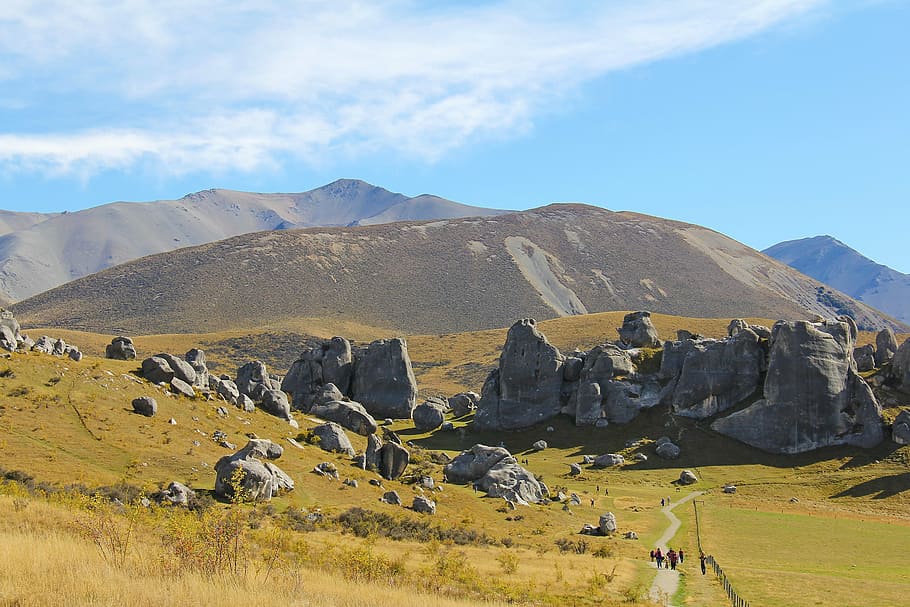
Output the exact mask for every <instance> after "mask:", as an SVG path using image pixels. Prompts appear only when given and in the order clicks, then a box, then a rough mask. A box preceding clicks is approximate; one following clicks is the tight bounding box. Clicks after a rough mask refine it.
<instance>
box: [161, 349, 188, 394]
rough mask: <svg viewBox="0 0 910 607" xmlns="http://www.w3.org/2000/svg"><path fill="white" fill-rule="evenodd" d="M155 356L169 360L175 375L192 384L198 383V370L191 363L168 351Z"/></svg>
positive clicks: (168, 362)
mask: <svg viewBox="0 0 910 607" xmlns="http://www.w3.org/2000/svg"><path fill="white" fill-rule="evenodd" d="M155 356H157V357H158V358H161V359H164V360H165V361H167V364H168V366H170V368H171V369H173V371H174V377H176V378H178V379H182V380H183V381H185V382H186V383H188V384H189V385H191V386H192V385H193V384H195V383H196V371H195V370H194V369H193V366H192V365H190V363H188V362H186V361H185V360H183V359H182V358H180V357H177V356H174V355H173V354H167V353H166V352H165V353H161V354H156V355H155Z"/></svg>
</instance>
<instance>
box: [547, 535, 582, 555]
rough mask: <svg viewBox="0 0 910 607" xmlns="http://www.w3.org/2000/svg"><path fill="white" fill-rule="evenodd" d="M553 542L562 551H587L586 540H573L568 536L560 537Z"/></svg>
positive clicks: (576, 552) (578, 552)
mask: <svg viewBox="0 0 910 607" xmlns="http://www.w3.org/2000/svg"><path fill="white" fill-rule="evenodd" d="M554 543H555V544H556V546H557V547H558V548H559V551H560V552H562V553H566V552H574V553H575V554H584V553H585V552H587V551H588V542H587V541H585V540H578V541H574V540H570V539H568V538H560V539H558V540H556V541H555V542H554Z"/></svg>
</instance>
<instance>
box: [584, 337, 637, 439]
mask: <svg viewBox="0 0 910 607" xmlns="http://www.w3.org/2000/svg"><path fill="white" fill-rule="evenodd" d="M634 370H635V366H634V365H633V364H632V358H631V357H630V356H629V353H628V352H627V351H625V350H623V349H622V348H620V347H618V346H615V345H613V344H603V345H600V346H597V347H595V348H594V349H592V350H591V351H590V352H588V353H587V355H586V356H585V358H584V364H583V366H582V369H581V371H580V373H579V374H578V384H577V388H576V390H575V407H574V409H575V411H574V414H575V424H576V425H578V426H584V425H592V424H595V423H597V420H598V419H600V418H606V419H607V421H615V422H619V423H624V422H627V421H629V420H630V419H632V417H634V416H635V414H636V413H638V408H637V407H634V408H635V412H634V413H632V414H631V415H629V413H628V412H626V411H623V410H621V409H623V406H622V405H621V404H620V403H619V402H618V401H617V398H618V397H619V396H620V395H619V394H618V393H615V394H613V397H614V402H613V406H612V407H610V403H609V400H610V395H611V393H612V392H613V389H612V386H611V384H612V383H613V378H614V377H618V376H626V375H630V374H631V373H633V372H634ZM571 375H572V374H570V376H571ZM626 404H628V403H626ZM605 408H606V409H607V410H605ZM570 412H571V411H570Z"/></svg>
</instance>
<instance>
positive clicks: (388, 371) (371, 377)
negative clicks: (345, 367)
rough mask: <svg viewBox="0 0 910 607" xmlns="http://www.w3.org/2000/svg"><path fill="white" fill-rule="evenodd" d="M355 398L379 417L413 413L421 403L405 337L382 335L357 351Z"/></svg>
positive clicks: (352, 394)
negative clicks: (385, 337) (383, 336)
mask: <svg viewBox="0 0 910 607" xmlns="http://www.w3.org/2000/svg"><path fill="white" fill-rule="evenodd" d="M333 383H334V382H333ZM336 385H337V384H336ZM351 398H353V399H354V400H356V401H357V402H359V403H361V404H362V405H363V406H364V408H366V410H367V411H369V412H370V414H371V415H373V416H375V417H383V418H385V417H391V418H393V419H409V418H410V417H411V414H412V412H413V410H414V407H415V406H416V405H417V380H416V379H415V378H414V371H413V369H412V368H411V358H410V356H408V345H407V343H406V342H405V340H403V339H401V338H395V339H380V340H377V341H374V342H372V343H371V344H370V345H369V346H367V347H366V348H359V349H358V350H357V351H356V353H355V355H354V376H353V381H352V384H351Z"/></svg>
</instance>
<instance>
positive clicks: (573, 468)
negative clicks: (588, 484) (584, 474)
mask: <svg viewBox="0 0 910 607" xmlns="http://www.w3.org/2000/svg"><path fill="white" fill-rule="evenodd" d="M579 474H581V466H579V465H578V464H569V475H570V476H578V475H579Z"/></svg>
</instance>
